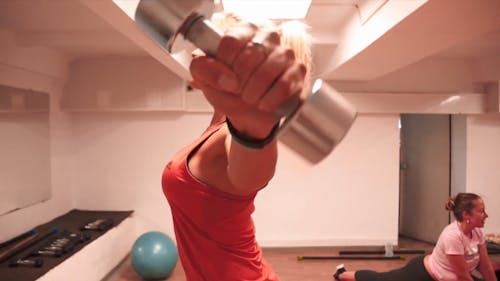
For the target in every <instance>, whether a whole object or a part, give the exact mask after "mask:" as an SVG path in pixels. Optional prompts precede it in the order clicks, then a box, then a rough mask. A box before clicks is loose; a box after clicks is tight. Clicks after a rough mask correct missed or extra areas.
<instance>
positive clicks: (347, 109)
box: [136, 0, 357, 164]
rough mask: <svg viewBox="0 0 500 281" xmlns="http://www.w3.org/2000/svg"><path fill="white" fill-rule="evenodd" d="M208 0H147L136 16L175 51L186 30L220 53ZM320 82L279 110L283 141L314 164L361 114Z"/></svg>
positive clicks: (212, 51)
mask: <svg viewBox="0 0 500 281" xmlns="http://www.w3.org/2000/svg"><path fill="white" fill-rule="evenodd" d="M207 3H211V1H207V0H141V1H140V2H139V5H138V8H137V11H136V21H137V22H138V23H139V25H140V26H141V27H142V28H143V29H144V30H145V31H146V32H148V33H149V34H150V35H152V34H154V35H155V36H153V37H155V38H156V39H155V40H156V41H158V42H159V43H160V44H162V42H163V43H164V44H165V46H164V47H165V48H166V49H167V50H168V51H169V52H172V51H173V45H174V43H175V41H176V40H177V39H178V37H179V35H181V36H182V37H183V38H184V39H186V40H187V41H189V42H191V43H192V44H193V45H195V46H196V47H198V48H200V49H201V50H203V51H204V52H205V53H206V54H207V55H210V56H215V55H216V53H217V48H218V46H219V44H220V41H221V39H222V36H223V35H222V32H220V31H218V29H217V28H216V27H215V26H214V25H213V24H212V23H211V22H210V21H209V20H208V19H207V17H206V16H207V15H208V14H210V12H211V11H209V10H210V9H209V8H207V7H208V6H207V5H206V4H207ZM212 4H213V3H212ZM158 35H159V37H160V39H158V38H157V37H158ZM318 84H321V80H318V81H317V83H315V86H316V87H315V88H313V93H312V95H310V96H309V97H308V98H307V99H306V100H304V101H300V102H292V103H288V104H285V105H284V106H282V107H280V109H279V110H278V111H277V112H276V115H277V116H278V117H279V118H282V117H285V121H284V122H283V123H282V124H281V126H280V128H279V132H278V138H279V140H280V142H281V143H283V144H285V145H286V146H288V147H289V148H290V149H291V150H293V151H294V152H295V153H297V154H298V155H300V156H301V157H302V158H303V159H305V160H307V161H308V162H309V163H312V164H316V163H318V162H320V161H321V160H323V159H324V158H325V157H326V156H328V155H329V154H330V153H331V151H332V150H333V148H334V147H335V146H336V145H337V144H338V143H339V142H340V141H341V140H342V139H343V137H344V136H345V134H346V133H347V131H348V130H349V128H350V127H351V125H352V123H353V122H354V119H355V118H356V115H357V113H356V110H355V108H354V107H353V106H352V105H351V104H350V103H349V102H348V101H347V100H346V99H345V98H344V97H343V96H342V95H340V94H339V93H337V92H336V91H335V90H334V89H332V88H331V87H330V86H328V85H326V84H325V85H318Z"/></svg>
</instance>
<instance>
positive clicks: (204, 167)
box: [188, 126, 230, 190]
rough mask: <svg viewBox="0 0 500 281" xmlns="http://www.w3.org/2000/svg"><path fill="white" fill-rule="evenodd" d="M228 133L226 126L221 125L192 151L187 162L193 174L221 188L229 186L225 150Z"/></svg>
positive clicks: (224, 188)
mask: <svg viewBox="0 0 500 281" xmlns="http://www.w3.org/2000/svg"><path fill="white" fill-rule="evenodd" d="M228 133H229V132H228V131H227V128H226V127H225V126H222V127H221V128H220V129H219V130H217V132H215V133H214V134H212V135H211V136H210V137H209V138H208V139H207V140H206V141H205V142H204V143H203V144H202V145H201V146H200V147H199V148H198V150H197V151H195V152H194V153H193V155H192V156H191V158H190V160H189V163H188V166H189V170H190V172H191V174H193V176H195V177H196V178H197V179H199V180H200V181H202V182H204V183H206V184H208V185H210V186H213V187H215V188H219V189H222V190H226V189H228V188H230V186H229V181H228V178H227V152H226V147H225V142H226V138H227V136H228Z"/></svg>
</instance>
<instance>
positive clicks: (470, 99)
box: [342, 93, 488, 114]
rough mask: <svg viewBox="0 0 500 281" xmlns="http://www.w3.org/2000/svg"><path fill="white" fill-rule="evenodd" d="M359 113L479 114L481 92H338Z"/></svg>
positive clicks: (483, 105)
mask: <svg viewBox="0 0 500 281" xmlns="http://www.w3.org/2000/svg"><path fill="white" fill-rule="evenodd" d="M342 95H343V96H344V97H345V98H346V99H347V100H349V101H350V102H351V103H352V104H353V105H354V106H355V107H356V109H357V110H358V112H359V113H362V114H401V113H419V114H483V113H486V112H487V111H488V106H487V103H488V100H487V99H488V96H487V95H486V94H482V93H459V94H457V93H342Z"/></svg>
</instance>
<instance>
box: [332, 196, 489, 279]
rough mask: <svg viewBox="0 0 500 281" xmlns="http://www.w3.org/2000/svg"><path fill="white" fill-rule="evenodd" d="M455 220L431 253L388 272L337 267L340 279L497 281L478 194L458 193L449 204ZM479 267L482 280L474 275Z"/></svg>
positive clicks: (445, 230) (482, 204)
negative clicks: (486, 240) (487, 247)
mask: <svg viewBox="0 0 500 281" xmlns="http://www.w3.org/2000/svg"><path fill="white" fill-rule="evenodd" d="M446 210H448V211H451V212H453V215H454V217H455V221H454V222H452V223H450V224H449V225H448V226H446V227H445V228H444V229H443V231H442V232H441V235H440V236H439V239H438V242H437V244H436V246H435V247H434V250H433V251H432V253H431V254H430V255H427V256H419V257H416V258H414V259H412V260H410V261H409V262H408V264H407V265H406V266H404V267H403V268H400V269H396V270H392V271H389V272H375V271H371V270H359V271H346V270H345V269H344V268H343V267H342V266H341V267H338V269H337V272H336V273H335V274H334V278H335V280H339V281H403V280H404V281H477V280H485V281H498V280H497V278H496V276H495V272H494V270H493V266H492V264H491V262H490V259H489V257H488V252H487V249H486V244H485V240H484V236H483V232H482V230H481V228H483V227H484V222H485V220H486V218H487V217H488V214H487V213H486V210H485V206H484V202H483V200H482V199H481V197H479V196H478V195H476V194H473V193H459V194H457V196H455V197H454V198H450V199H449V200H448V202H447V203H446ZM476 269H477V270H479V271H480V272H481V275H482V277H483V279H479V278H477V277H475V276H472V274H471V273H472V271H474V270H476Z"/></svg>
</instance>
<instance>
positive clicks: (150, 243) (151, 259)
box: [131, 231, 178, 280]
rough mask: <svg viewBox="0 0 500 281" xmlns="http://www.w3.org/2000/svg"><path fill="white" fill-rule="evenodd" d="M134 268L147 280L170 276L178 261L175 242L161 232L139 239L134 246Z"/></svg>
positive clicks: (145, 235) (150, 233)
mask: <svg viewBox="0 0 500 281" xmlns="http://www.w3.org/2000/svg"><path fill="white" fill-rule="evenodd" d="M131 255H132V267H133V268H134V270H135V271H136V272H137V274H139V275H140V276H141V277H142V278H143V279H145V280H159V279H165V278H167V277H169V276H170V274H171V273H172V271H173V270H174V268H175V265H176V264H177V260H178V252H177V247H176V246H175V244H174V241H172V239H171V238H170V237H169V236H167V235H166V234H164V233H162V232H159V231H150V232H146V233H144V234H142V235H141V236H139V238H137V240H136V241H135V243H134V245H133V246H132V253H131Z"/></svg>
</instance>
